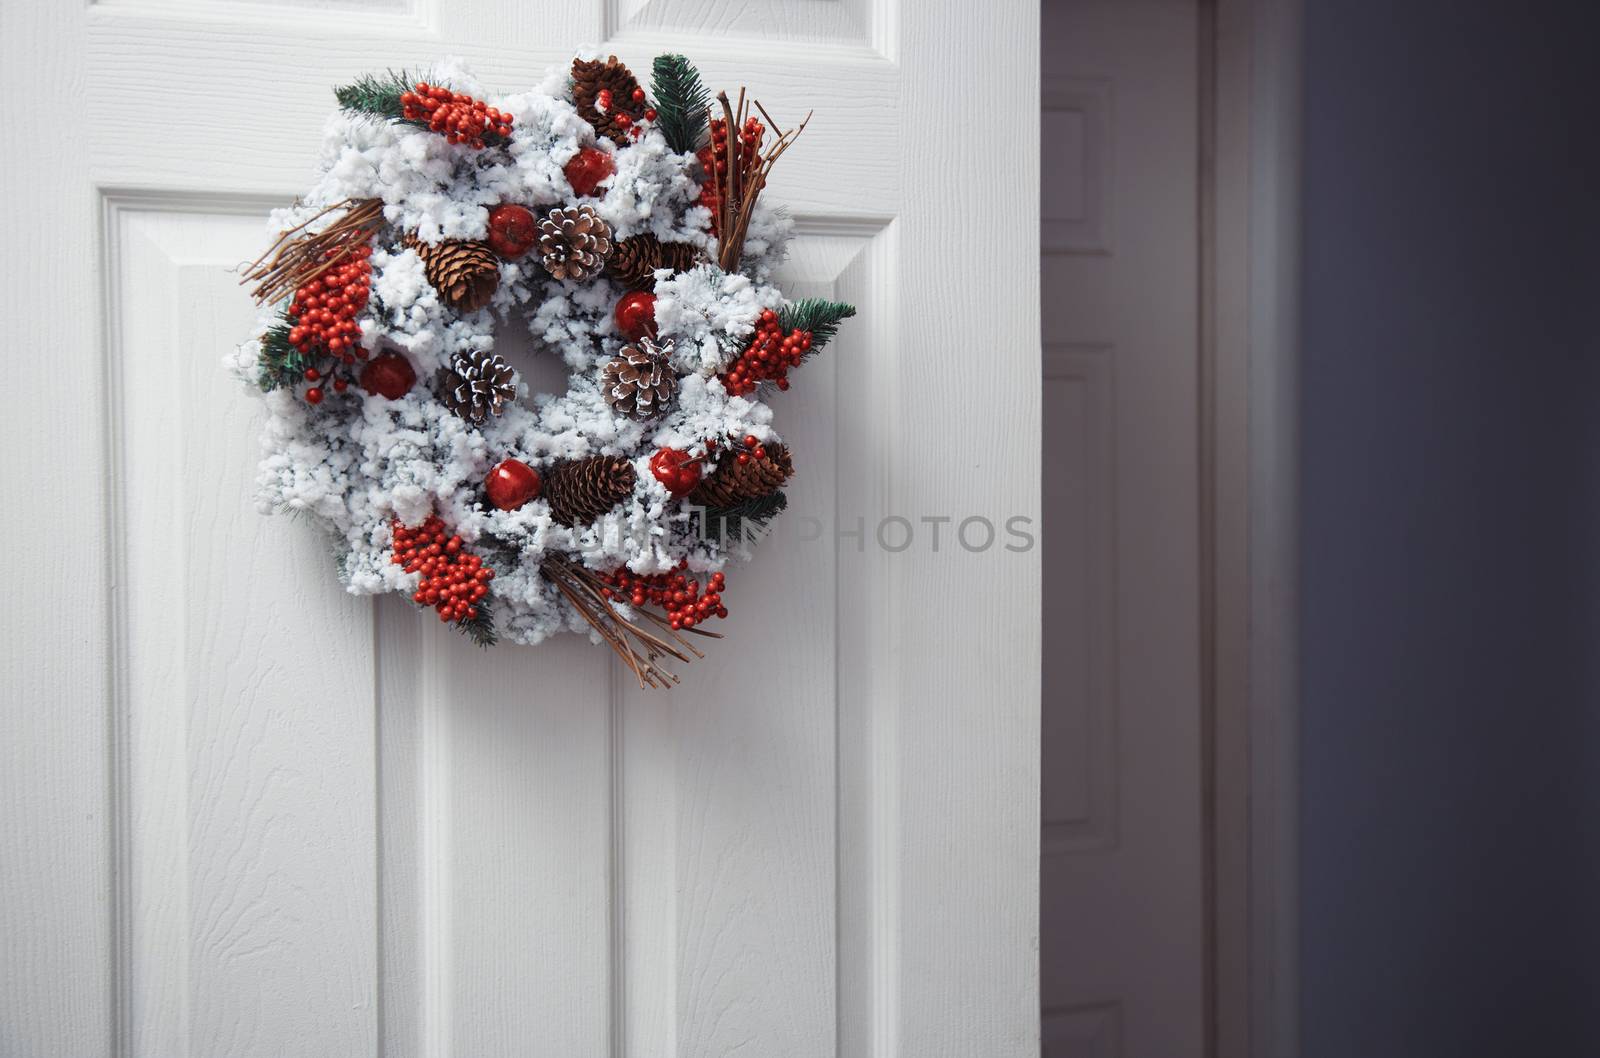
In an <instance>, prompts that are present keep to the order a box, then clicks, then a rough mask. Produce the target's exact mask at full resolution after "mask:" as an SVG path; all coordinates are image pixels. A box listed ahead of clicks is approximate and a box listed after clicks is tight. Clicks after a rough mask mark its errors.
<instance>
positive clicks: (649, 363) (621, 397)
mask: <svg viewBox="0 0 1600 1058" xmlns="http://www.w3.org/2000/svg"><path fill="white" fill-rule="evenodd" d="M671 357H672V341H671V340H670V339H669V340H668V341H667V343H666V345H664V346H659V345H657V344H656V343H655V342H653V341H651V340H650V339H649V338H641V339H639V341H638V342H637V343H636V344H634V345H625V346H623V347H622V352H620V353H618V354H617V355H616V357H615V358H613V359H611V360H608V361H606V366H605V367H603V368H601V370H600V389H601V392H603V393H604V394H605V395H606V403H607V404H609V405H611V410H612V411H614V412H616V413H617V414H618V415H622V416H625V417H627V418H630V419H638V420H640V421H641V422H643V421H644V420H646V419H652V418H654V417H655V416H657V415H660V414H661V413H662V412H664V411H666V410H667V405H669V404H671V403H672V397H673V395H674V394H675V393H676V392H677V390H678V376H677V375H675V374H673V372H672V365H671V364H670V363H669V362H668V361H669V360H670V359H671Z"/></svg>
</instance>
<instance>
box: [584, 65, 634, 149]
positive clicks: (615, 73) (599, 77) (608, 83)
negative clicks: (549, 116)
mask: <svg viewBox="0 0 1600 1058" xmlns="http://www.w3.org/2000/svg"><path fill="white" fill-rule="evenodd" d="M638 88H639V82H638V81H636V80H635V79H634V76H633V72H632V71H631V70H629V69H628V68H627V67H626V66H624V65H622V63H620V62H618V61H617V57H616V56H615V55H612V56H610V57H609V58H607V59H606V61H605V62H601V61H600V60H599V59H574V60H573V61H572V102H573V104H574V105H575V106H576V107H577V108H578V116H579V117H580V118H582V119H583V120H585V121H587V122H588V123H589V124H591V125H593V126H594V130H595V131H596V132H598V133H599V134H600V135H602V136H605V137H607V138H609V139H610V140H611V142H612V143H615V144H616V145H617V146H619V147H621V146H626V145H627V142H628V130H629V129H630V128H631V127H632V126H633V124H634V123H635V122H637V121H638V120H639V119H640V118H642V117H644V111H645V102H644V100H643V99H634V98H633V93H634V92H636V91H638ZM601 92H610V93H611V95H610V102H609V104H608V105H605V106H604V109H602V104H603V103H604V101H603V100H602V99H601V96H600V93H601ZM619 114H626V115H627V116H628V120H627V121H626V122H619V121H617V115H619Z"/></svg>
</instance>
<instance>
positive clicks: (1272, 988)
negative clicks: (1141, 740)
mask: <svg viewBox="0 0 1600 1058" xmlns="http://www.w3.org/2000/svg"><path fill="white" fill-rule="evenodd" d="M1200 17H1201V32H1200V52H1201V54H1200V71H1201V77H1200V82H1201V90H1200V93H1199V106H1200V145H1201V158H1200V162H1201V164H1200V173H1201V182H1200V223H1201V233H1200V235H1201V237H1200V256H1201V260H1200V276H1201V297H1200V303H1201V310H1200V332H1201V333H1200V379H1201V396H1200V405H1201V407H1200V437H1199V439H1198V440H1199V453H1200V474H1201V490H1200V495H1201V500H1200V504H1201V507H1200V512H1199V516H1200V539H1201V556H1202V559H1201V563H1202V568H1201V614H1200V626H1201V635H1202V664H1203V666H1204V668H1203V671H1202V707H1203V710H1204V724H1203V730H1204V732H1205V745H1204V750H1203V751H1204V754H1205V767H1204V771H1203V774H1204V775H1205V777H1206V779H1205V784H1206V790H1205V812H1206V817H1205V819H1206V834H1207V842H1206V851H1207V857H1206V878H1205V884H1206V889H1207V893H1206V912H1207V916H1206V917H1207V924H1206V929H1207V933H1208V936H1207V942H1208V943H1207V945H1206V949H1207V952H1208V965H1207V967H1206V970H1207V975H1206V976H1207V982H1206V987H1207V993H1208V995H1207V1000H1208V1001H1207V1004H1206V1007H1207V1010H1208V1012H1209V1021H1208V1025H1207V1032H1206V1035H1207V1041H1206V1044H1207V1045H1206V1053H1207V1054H1208V1055H1211V1056H1213V1058H1223V1056H1226V1058H1235V1056H1248V1058H1292V1056H1294V1055H1295V1054H1296V1053H1297V1052H1298V1044H1299V1032H1298V1013H1299V988H1298V982H1299V973H1298V944H1297V932H1298V931H1297V924H1298V845H1297V841H1296V823H1297V819H1298V777H1297V769H1298V737H1299V736H1298V732H1299V725H1298V713H1299V678H1298V638H1299V637H1298V613H1299V587H1298V583H1299V555H1298V498H1299V488H1298V475H1299V445H1298V436H1299V431H1298V417H1299V416H1298V404H1299V385H1298V361H1299V341H1298V340H1299V313H1298V301H1299V281H1300V271H1299V261H1300V256H1299V250H1300V227H1299V225H1300V221H1299V190H1300V101H1301V70H1302V52H1303V46H1302V34H1301V24H1302V23H1301V0H1201V5H1200Z"/></svg>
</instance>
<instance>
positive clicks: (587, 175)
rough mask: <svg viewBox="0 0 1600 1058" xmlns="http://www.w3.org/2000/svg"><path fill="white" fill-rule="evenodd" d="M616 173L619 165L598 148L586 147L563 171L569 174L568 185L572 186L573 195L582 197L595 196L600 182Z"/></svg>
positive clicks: (574, 156)
mask: <svg viewBox="0 0 1600 1058" xmlns="http://www.w3.org/2000/svg"><path fill="white" fill-rule="evenodd" d="M616 171H617V163H616V162H614V161H612V159H611V155H609V154H607V153H606V152H605V151H602V150H601V149H600V148H598V147H585V148H584V149H583V150H581V151H579V152H578V153H577V154H575V155H573V157H572V161H570V162H568V163H567V164H566V166H565V168H563V169H562V172H564V173H566V174H567V183H569V184H571V185H572V190H573V193H574V194H577V195H580V196H588V195H592V194H594V190H595V188H597V187H599V186H600V181H602V180H604V179H605V178H606V177H608V176H610V175H611V174H612V173H614V172H616Z"/></svg>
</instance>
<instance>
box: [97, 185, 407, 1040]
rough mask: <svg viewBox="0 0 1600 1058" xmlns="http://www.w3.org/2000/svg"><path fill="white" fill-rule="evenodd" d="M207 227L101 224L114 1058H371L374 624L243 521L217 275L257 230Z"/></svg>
mask: <svg viewBox="0 0 1600 1058" xmlns="http://www.w3.org/2000/svg"><path fill="white" fill-rule="evenodd" d="M229 205H230V203H228V202H226V201H224V202H221V203H218V205H217V207H215V208H221V209H223V210H227V208H228V206H229ZM141 206H143V207H144V208H141ZM212 208H213V207H210V206H209V205H208V203H207V202H205V201H204V200H199V201H194V202H188V203H185V202H183V201H180V200H165V199H156V200H150V201H146V202H143V203H141V202H139V201H137V200H134V201H124V202H113V204H112V213H111V218H112V219H111V222H110V223H111V225H112V227H113V229H114V230H113V231H112V232H111V237H112V244H111V245H112V247H113V254H112V259H113V261H114V263H115V268H116V271H115V272H114V274H113V275H112V276H111V277H109V279H110V282H112V283H113V284H114V287H113V289H114V291H115V294H116V297H115V300H114V304H115V305H116V306H117V307H118V310H119V311H118V314H117V317H116V323H117V327H116V336H117V340H116V343H115V344H114V346H113V351H114V352H115V354H116V366H117V371H116V373H115V376H114V379H115V385H114V391H115V394H116V397H115V402H114V417H113V423H114V424H115V426H116V428H117V434H118V438H119V443H118V444H117V445H116V447H115V452H116V455H117V460H116V463H115V473H116V474H117V476H118V477H119V478H120V480H122V481H123V482H124V483H126V487H124V488H122V489H120V490H119V495H120V503H119V505H118V510H117V522H116V524H117V525H118V526H119V528H120V535H121V538H122V549H121V550H122V560H121V564H120V565H121V570H120V574H121V575H120V577H119V580H120V582H121V583H122V584H124V585H125V587H126V593H127V595H126V601H125V603H124V605H123V609H122V620H123V626H124V629H125V636H124V639H123V643H122V647H123V650H124V653H125V658H126V666H125V670H124V682H123V684H122V693H121V694H119V695H118V696H117V698H116V699H115V700H114V701H115V707H116V708H117V709H118V711H119V714H120V716H119V719H120V721H121V723H120V729H121V736H122V737H121V741H120V743H119V744H118V745H117V746H116V747H114V752H115V753H116V754H117V755H118V758H119V760H118V763H119V765H120V767H119V772H120V774H121V776H122V778H123V784H122V787H121V789H120V790H119V791H118V793H119V795H120V796H121V798H122V805H121V812H120V820H119V822H120V824H121V827H120V830H119V834H118V837H117V846H118V852H119V869H120V870H121V872H122V874H123V877H124V878H125V879H126V888H125V890H124V892H123V893H122V894H121V895H122V897H123V901H124V902H123V904H122V908H123V916H122V920H121V922H120V923H119V927H120V928H119V931H118V935H117V938H116V939H117V942H118V944H119V948H120V949H121V950H122V953H123V955H124V957H125V959H124V962H123V963H122V972H123V973H124V975H125V979H124V981H123V982H122V990H123V995H124V998H125V1002H126V1008H125V1010H124V1011H123V1017H124V1019H125V1021H124V1027H125V1031H126V1033H127V1036H126V1040H125V1047H126V1049H127V1052H128V1053H129V1054H132V1055H139V1056H144V1055H149V1056H151V1058H155V1056H164V1055H170V1054H182V1053H186V1052H191V1053H204V1054H213V1055H252V1054H261V1053H284V1052H288V1051H292V1050H294V1049H296V1048H299V1047H302V1046H303V1042H304V1041H305V1040H306V1039H308V1038H317V1039H319V1040H320V1041H322V1045H324V1046H326V1047H327V1048H328V1053H360V1052H367V1051H371V1050H372V1049H373V1046H374V1043H375V1034H376V1004H375V997H374V982H375V974H376V940H377V933H376V927H375V914H376V909H375V898H376V850H375V840H376V831H375V815H376V806H375V804H374V796H375V791H376V772H375V762H374V748H375V739H374V731H373V675H372V661H371V651H372V625H371V618H370V611H371V606H370V604H360V603H356V604H354V605H352V602H353V601H352V600H349V599H348V597H346V596H344V594H343V593H342V592H340V591H339V589H338V586H337V584H336V583H333V582H332V581H331V580H330V578H329V576H328V573H329V571H330V566H331V557H330V556H329V554H328V551H327V549H326V547H325V545H324V543H323V541H322V539H321V537H320V536H319V535H318V534H315V533H313V532H309V531H307V530H306V529H305V528H304V527H296V526H294V525H293V524H292V523H289V524H287V525H286V524H285V523H284V522H282V521H275V522H269V521H267V520H265V519H262V518H261V517H260V516H259V515H257V514H256V512H255V510H254V504H253V502H252V495H253V492H254V478H255V474H254V471H253V470H252V464H253V461H254V454H255V450H256V442H255V440H254V439H253V438H252V437H251V436H250V433H249V432H248V431H246V432H241V431H239V430H238V429H237V428H236V427H237V425H238V424H239V421H240V416H239V415H238V410H239V405H238V403H237V400H238V397H239V391H238V388H237V386H236V385H235V384H234V383H233V382H232V381H231V380H230V379H229V378H228V377H227V376H226V375H225V374H224V373H223V372H221V371H219V370H218V369H217V355H216V350H218V349H219V348H226V346H227V344H228V343H229V342H230V341H235V340H237V335H238V334H239V333H241V330H242V329H243V328H247V327H248V326H249V322H250V320H251V319H252V318H253V310H252V308H251V306H250V305H249V303H248V299H246V298H245V297H243V296H242V294H241V293H240V292H239V291H238V289H237V283H236V281H235V280H234V278H233V277H232V276H231V275H229V274H228V273H227V272H226V271H225V269H226V268H229V267H231V266H233V265H234V264H236V263H237V262H238V261H239V260H240V259H241V255H244V254H247V253H248V252H249V251H250V249H251V247H253V246H255V245H256V244H257V243H258V242H259V238H260V235H259V233H260V223H261V214H260V212H259V211H252V212H248V213H239V212H221V213H218V212H212V211H211V209H212ZM174 408H181V409H183V413H182V414H179V415H175V414H173V410H174ZM286 530H287V531H286ZM264 572H267V573H269V575H268V576H262V574H263V573H264Z"/></svg>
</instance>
